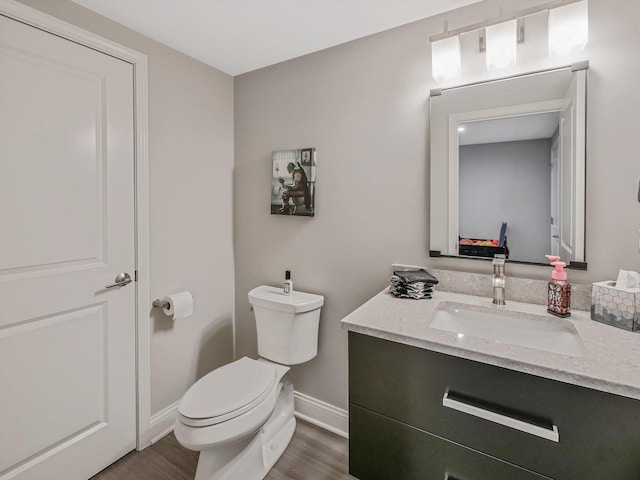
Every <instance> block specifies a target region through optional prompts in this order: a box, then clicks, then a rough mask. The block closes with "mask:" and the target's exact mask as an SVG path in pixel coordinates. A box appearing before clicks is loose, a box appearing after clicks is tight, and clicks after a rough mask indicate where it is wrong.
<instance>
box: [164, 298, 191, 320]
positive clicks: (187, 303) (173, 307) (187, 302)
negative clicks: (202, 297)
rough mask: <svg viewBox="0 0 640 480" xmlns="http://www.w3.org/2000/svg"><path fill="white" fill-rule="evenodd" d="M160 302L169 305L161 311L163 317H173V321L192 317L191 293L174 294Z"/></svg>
mask: <svg viewBox="0 0 640 480" xmlns="http://www.w3.org/2000/svg"><path fill="white" fill-rule="evenodd" d="M162 301H163V302H167V303H168V304H169V307H167V308H163V309H162V310H163V311H164V313H165V315H168V316H170V317H173V319H174V320H180V319H181V318H186V317H190V316H191V315H193V296H192V295H191V292H178V293H174V294H172V295H169V296H166V297H164V298H163V299H162Z"/></svg>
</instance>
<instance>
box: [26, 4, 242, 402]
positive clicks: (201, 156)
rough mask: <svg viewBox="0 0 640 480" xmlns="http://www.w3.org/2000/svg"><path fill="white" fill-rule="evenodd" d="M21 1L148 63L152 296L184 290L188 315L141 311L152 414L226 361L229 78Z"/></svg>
mask: <svg viewBox="0 0 640 480" xmlns="http://www.w3.org/2000/svg"><path fill="white" fill-rule="evenodd" d="M23 3H25V4H27V5H29V6H32V7H35V8H37V9H39V10H41V11H43V12H45V13H48V14H50V15H53V16H55V17H58V18H60V19H62V20H64V21H67V22H69V23H72V24H74V25H77V26H79V27H82V28H84V29H86V30H89V31H91V32H93V33H95V34H98V35H101V36H103V37H106V38H109V39H112V40H114V41H115V42H118V43H120V44H122V45H125V46H127V47H129V48H132V49H134V50H137V51H139V52H141V53H144V54H146V55H147V56H148V61H149V170H150V172H149V177H150V178H149V182H150V185H149V188H150V236H151V240H150V249H151V250H150V270H151V278H150V288H151V295H152V298H158V297H159V298H162V297H164V296H165V295H167V294H170V293H173V292H177V291H180V290H190V291H191V292H192V293H193V296H194V312H195V313H194V316H193V317H192V318H189V319H184V320H181V321H179V322H176V323H175V324H174V323H173V322H172V321H171V320H168V319H167V317H165V316H164V315H163V314H162V313H161V312H159V311H158V309H155V310H152V309H151V305H149V311H150V312H149V313H150V318H149V320H148V321H150V322H151V330H152V338H151V412H152V414H153V413H158V412H159V411H161V410H163V409H164V408H166V407H167V406H169V405H171V404H173V403H174V402H176V401H177V400H179V399H180V397H181V396H182V394H183V393H184V392H185V390H186V389H187V388H188V387H189V386H190V385H191V384H192V383H193V382H194V381H195V379H196V378H198V377H200V376H202V375H203V374H205V373H207V372H208V371H210V370H211V369H213V368H215V367H218V366H220V365H223V364H225V363H228V362H229V361H231V360H232V358H233V328H232V324H233V316H234V308H235V305H234V271H233V268H234V266H233V237H232V208H231V196H232V191H231V188H232V174H233V79H232V77H230V76H228V75H226V74H224V73H221V72H219V71H218V70H215V69H213V68H211V67H209V66H207V65H205V64H203V63H200V62H197V61H195V60H193V59H192V58H190V57H187V56H186V55H183V54H181V53H178V52H176V51H175V50H172V49H170V48H168V47H166V46H164V45H162V44H160V43H158V42H155V41H153V40H150V39H149V38H147V37H144V36H142V35H139V34H137V33H135V32H133V31H131V30H129V29H127V28H125V27H123V26H122V25H119V24H117V23H115V22H112V21H110V20H107V19H106V18H104V17H102V16H100V15H97V14H95V13H93V12H91V11H89V10H87V9H85V8H83V7H80V6H78V5H76V4H74V3H72V2H70V1H68V0H23ZM144 320H146V319H143V321H144Z"/></svg>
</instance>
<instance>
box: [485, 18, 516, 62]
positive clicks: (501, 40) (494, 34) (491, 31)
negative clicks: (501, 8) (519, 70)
mask: <svg viewBox="0 0 640 480" xmlns="http://www.w3.org/2000/svg"><path fill="white" fill-rule="evenodd" d="M486 41H487V47H486V48H487V70H499V69H501V68H507V67H511V66H513V65H515V64H516V49H517V46H518V20H517V19H514V20H509V21H508V22H503V23H499V24H497V25H491V26H489V27H487V28H486Z"/></svg>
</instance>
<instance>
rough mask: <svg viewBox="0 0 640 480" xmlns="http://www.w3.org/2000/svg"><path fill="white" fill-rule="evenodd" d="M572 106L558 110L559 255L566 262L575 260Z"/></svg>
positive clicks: (573, 127)
mask: <svg viewBox="0 0 640 480" xmlns="http://www.w3.org/2000/svg"><path fill="white" fill-rule="evenodd" d="M574 134H575V124H574V107H573V104H571V105H569V107H567V108H566V109H565V110H563V111H561V112H560V127H559V135H560V256H561V257H562V260H563V261H564V262H566V263H569V262H571V261H572V260H575V257H574V234H575V211H576V200H575V199H576V190H575V187H576V182H575V178H576V176H575V155H574V143H575V137H574Z"/></svg>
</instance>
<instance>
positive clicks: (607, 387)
mask: <svg viewBox="0 0 640 480" xmlns="http://www.w3.org/2000/svg"><path fill="white" fill-rule="evenodd" d="M451 306H458V307H461V308H462V314H465V313H466V314H468V313H469V312H471V315H474V311H475V314H477V315H478V316H480V317H482V316H483V315H485V314H487V313H488V314H489V316H490V315H493V313H494V312H495V313H497V315H498V317H497V320H498V322H499V321H500V317H502V318H504V319H505V320H508V319H509V317H513V319H514V320H515V324H517V325H518V327H517V328H516V330H514V332H515V333H513V336H512V337H508V336H507V337H503V338H502V339H501V340H500V341H496V340H495V339H493V338H492V335H491V333H490V332H491V328H490V326H488V327H487V328H486V329H485V330H484V331H486V332H489V334H486V335H484V334H483V333H476V332H471V333H472V334H469V333H466V334H465V333H460V332H459V331H456V330H464V328H463V327H464V325H463V324H464V322H462V323H460V322H458V321H459V320H460V318H462V317H460V318H455V319H454V320H455V322H454V323H455V325H456V326H455V327H454V328H450V329H449V330H451V331H448V330H447V328H448V327H446V326H445V327H442V325H439V324H438V323H432V322H433V321H434V319H435V318H436V315H438V313H439V312H441V311H445V312H446V311H447V310H448V309H451ZM458 307H456V308H458ZM464 309H468V311H465V310H464ZM456 311H458V310H456ZM463 316H464V315H463ZM488 318H489V317H488ZM489 320H491V318H489ZM523 321H524V323H523ZM529 321H537V322H539V323H540V326H541V327H542V328H541V330H545V329H547V330H548V329H549V328H550V330H549V331H550V332H552V334H553V335H556V334H554V333H553V331H554V329H558V328H559V329H560V330H559V332H560V334H563V333H566V334H567V335H569V336H570V337H571V338H572V339H573V340H572V341H577V342H578V345H579V348H577V349H576V348H574V347H575V346H574V347H571V348H569V349H568V350H565V349H566V348H567V347H566V346H564V345H561V346H557V345H555V346H554V345H551V346H549V347H548V348H547V342H546V341H544V340H543V342H541V343H538V344H536V343H535V342H536V340H535V339H533V340H531V337H535V332H534V333H532V331H531V330H527V322H529ZM456 322H457V323H456ZM518 322H520V323H518ZM529 323H530V322H529ZM435 325H438V327H437V328H435ZM461 325H462V326H461ZM343 326H344V327H345V328H348V329H349V423H350V432H349V450H350V451H349V471H350V473H351V475H354V476H355V477H357V478H359V479H360V480H376V479H389V478H393V479H426V480H430V479H434V480H443V479H449V480H503V479H504V480H519V479H523V480H533V479H549V478H550V479H554V480H578V479H579V480H587V479H598V480H601V479H605V478H611V479H613V478H615V479H616V480H625V479H628V480H637V479H638V478H640V366H639V365H640V360H639V359H640V335H637V334H634V333H630V332H625V331H622V330H618V329H615V328H612V327H607V326H606V325H602V324H599V323H596V322H593V321H591V320H590V318H589V314H588V313H587V312H580V311H574V313H573V316H572V318H571V320H564V319H563V320H560V319H556V318H555V317H552V316H550V315H548V314H546V309H545V307H544V306H541V305H530V304H523V303H518V302H509V304H508V305H507V306H506V307H500V308H497V307H495V306H492V305H491V300H490V299H486V298H482V297H473V296H468V295H461V294H454V293H447V292H436V293H435V295H434V298H433V299H431V300H425V301H412V300H403V299H397V298H394V297H392V296H391V295H389V294H388V293H386V291H385V292H382V293H380V294H378V295H377V296H376V297H374V298H373V299H371V300H370V301H369V302H367V303H365V304H364V305H363V306H361V307H360V308H358V309H357V310H356V311H354V312H353V313H352V314H350V315H349V316H348V317H346V318H345V319H344V320H343ZM458 327H460V328H458ZM443 328H444V329H443ZM518 329H524V330H523V332H522V333H523V336H524V337H526V338H527V339H528V340H526V341H525V343H520V342H519V339H518V331H517V330H518ZM501 330H504V328H501ZM541 338H544V335H543V336H542V337H541ZM528 341H533V343H529V344H527V343H526V342H528ZM525 345H528V346H525ZM561 352H567V353H561Z"/></svg>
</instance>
